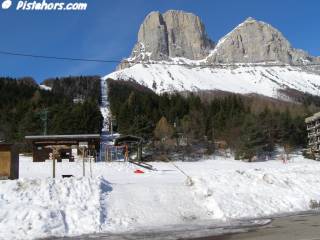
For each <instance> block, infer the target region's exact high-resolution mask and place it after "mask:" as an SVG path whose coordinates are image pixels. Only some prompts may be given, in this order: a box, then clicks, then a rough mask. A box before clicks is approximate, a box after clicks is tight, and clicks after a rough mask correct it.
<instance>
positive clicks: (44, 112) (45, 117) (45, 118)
mask: <svg viewBox="0 0 320 240" xmlns="http://www.w3.org/2000/svg"><path fill="white" fill-rule="evenodd" d="M48 112H49V111H48V108H44V109H42V110H41V112H40V119H41V120H42V122H43V135H47V134H48Z"/></svg>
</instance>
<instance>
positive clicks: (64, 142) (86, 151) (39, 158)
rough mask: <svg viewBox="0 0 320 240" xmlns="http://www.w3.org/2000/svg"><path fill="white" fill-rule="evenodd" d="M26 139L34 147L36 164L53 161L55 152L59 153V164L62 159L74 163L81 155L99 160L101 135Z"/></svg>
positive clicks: (44, 136) (47, 136) (30, 137)
mask: <svg viewBox="0 0 320 240" xmlns="http://www.w3.org/2000/svg"><path fill="white" fill-rule="evenodd" d="M25 139H26V140H27V141H28V142H29V143H30V144H31V145H32V154H33V161H34V162H43V161H45V160H47V159H51V158H52V156H53V152H54V151H57V152H58V158H57V160H58V162H61V161H62V159H67V160H69V161H71V162H72V161H74V160H76V159H77V158H78V156H80V155H86V156H91V157H94V158H95V159H97V153H99V149H100V134H76V135H37V136H26V137H25Z"/></svg>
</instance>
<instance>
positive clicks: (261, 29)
mask: <svg viewBox="0 0 320 240" xmlns="http://www.w3.org/2000/svg"><path fill="white" fill-rule="evenodd" d="M314 60H315V58H313V57H311V56H309V55H308V54H307V53H306V52H304V51H302V50H299V49H294V48H292V47H291V45H290V43H289V42H288V40H287V39H286V38H285V37H284V36H283V35H282V33H281V32H279V31H278V30H277V29H275V28H274V27H272V26H271V25H269V24H267V23H264V22H261V21H257V20H255V19H253V18H248V19H247V20H245V21H244V22H243V23H241V24H240V25H239V26H237V27H236V28H235V29H234V30H232V31H231V32H230V33H229V34H227V35H226V36H225V37H223V38H222V39H221V40H220V41H219V42H218V44H217V46H216V48H215V50H214V51H213V53H212V54H211V56H210V57H209V58H208V62H209V63H217V62H218V63H257V62H281V63H288V64H298V63H305V62H310V61H314Z"/></svg>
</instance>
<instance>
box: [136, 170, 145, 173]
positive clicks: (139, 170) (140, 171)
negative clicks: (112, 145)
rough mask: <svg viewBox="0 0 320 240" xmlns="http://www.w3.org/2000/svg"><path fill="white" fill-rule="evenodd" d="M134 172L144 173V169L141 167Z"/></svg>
mask: <svg viewBox="0 0 320 240" xmlns="http://www.w3.org/2000/svg"><path fill="white" fill-rule="evenodd" d="M134 173H144V171H141V170H140V169H137V170H135V171H134Z"/></svg>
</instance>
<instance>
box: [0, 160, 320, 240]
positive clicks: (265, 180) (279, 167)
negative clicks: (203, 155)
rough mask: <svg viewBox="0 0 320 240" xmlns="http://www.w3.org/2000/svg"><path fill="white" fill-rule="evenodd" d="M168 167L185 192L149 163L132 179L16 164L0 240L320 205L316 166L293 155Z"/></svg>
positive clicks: (103, 171) (123, 172)
mask: <svg viewBox="0 0 320 240" xmlns="http://www.w3.org/2000/svg"><path fill="white" fill-rule="evenodd" d="M175 164H176V165H178V166H179V168H181V169H183V170H184V171H185V172H186V173H187V174H189V175H190V176H191V177H192V180H193V183H194V184H193V185H192V186H189V185H187V184H186V178H185V176H184V175H182V174H181V173H180V172H179V171H177V169H176V168H175V167H174V166H173V165H171V164H168V163H152V165H153V166H154V167H155V168H156V169H157V171H148V170H146V169H143V170H144V171H145V173H144V174H134V171H135V170H136V169H138V167H137V166H135V165H133V164H130V163H120V162H118V163H96V164H94V165H93V173H92V174H93V178H82V177H80V176H81V174H82V168H81V163H76V162H75V163H57V168H58V171H57V175H58V177H59V178H57V179H56V180H53V179H50V178H48V177H49V176H50V173H51V171H50V170H51V164H50V163H32V162H30V159H29V158H26V157H22V158H21V164H20V167H21V173H20V175H21V176H22V177H23V178H24V179H21V180H16V181H10V180H8V181H0V239H33V238H39V237H48V236H53V235H57V236H68V235H79V234H84V233H93V232H110V233H120V232H124V231H130V230H131V231H139V230H141V229H152V228H153V229H161V228H168V226H174V225H176V224H178V225H192V224H196V223H199V222H201V221H213V222H214V223H219V222H220V223H224V224H226V223H228V222H229V221H231V220H233V219H239V218H254V217H262V216H267V215H270V214H279V213H285V212H294V211H303V210H309V209H310V201H311V200H316V201H319V200H320V191H319V189H320V175H319V172H320V163H319V162H315V161H311V160H306V159H304V158H303V157H302V156H299V155H296V156H294V157H293V161H292V162H290V163H288V164H283V163H282V162H281V161H280V160H271V161H268V162H260V163H244V162H239V161H235V160H232V159H220V158H218V159H211V160H206V161H200V162H176V163H175ZM86 169H89V168H88V167H87V168H86ZM35 173H37V174H35ZM61 174H73V175H74V176H75V177H74V178H69V179H62V178H60V175H61ZM35 175H36V176H38V177H39V178H38V179H35V178H34V176H35ZM87 176H88V174H87ZM99 176H100V177H99Z"/></svg>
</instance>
